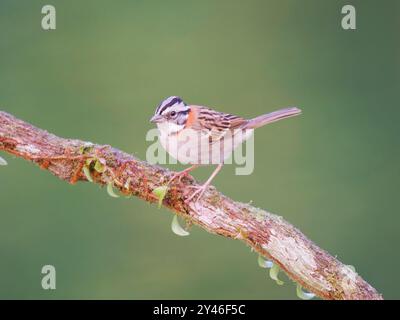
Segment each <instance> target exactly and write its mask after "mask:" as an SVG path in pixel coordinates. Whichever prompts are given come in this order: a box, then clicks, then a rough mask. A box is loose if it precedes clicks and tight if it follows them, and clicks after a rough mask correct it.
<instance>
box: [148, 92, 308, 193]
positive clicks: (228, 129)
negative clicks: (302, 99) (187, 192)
mask: <svg viewBox="0 0 400 320" xmlns="http://www.w3.org/2000/svg"><path fill="white" fill-rule="evenodd" d="M300 113H301V110H300V109H298V108H295V107H292V108H286V109H281V110H278V111H274V112H271V113H267V114H264V115H261V116H259V117H256V118H253V119H250V120H247V119H244V118H241V117H238V116H235V115H231V114H227V113H223V112H218V111H215V110H213V109H210V108H207V107H203V106H197V105H188V104H186V103H185V102H184V101H183V100H182V99H181V98H180V97H177V96H172V97H169V98H167V99H165V100H163V101H162V102H161V103H160V105H159V106H158V107H157V109H156V111H155V114H154V116H153V117H152V118H151V119H150V122H152V123H156V124H157V127H158V129H159V131H160V136H159V138H160V142H161V145H162V146H163V148H164V149H165V150H166V151H167V152H168V153H169V154H170V155H172V156H173V157H175V158H176V159H177V160H178V161H180V162H182V163H188V164H191V165H192V166H191V167H189V168H187V169H185V170H183V171H181V172H177V173H176V174H174V175H173V176H172V178H171V179H170V181H169V182H168V183H170V182H171V181H172V180H174V179H176V178H178V177H179V178H181V177H182V176H184V175H186V174H188V173H189V172H190V171H192V170H193V169H195V168H197V167H198V166H199V165H201V164H217V165H218V166H217V168H216V169H215V170H214V172H213V173H212V174H211V176H210V177H209V179H208V180H207V181H206V182H205V183H204V184H203V185H202V186H201V187H198V186H197V187H194V188H196V190H195V191H194V192H193V193H192V195H191V196H190V197H189V198H188V199H186V201H190V200H192V199H194V197H196V196H198V198H197V200H198V199H200V198H201V196H202V195H203V194H204V192H205V191H206V190H207V187H208V186H209V185H210V183H211V181H212V180H213V178H214V177H215V176H216V175H217V173H218V172H219V171H220V170H221V168H222V166H223V164H224V161H225V160H226V159H227V158H229V156H230V155H231V154H232V152H233V150H234V149H235V148H236V147H237V146H239V145H240V144H241V143H243V142H244V141H245V140H246V139H248V138H249V137H250V136H251V134H252V133H253V131H254V129H256V128H258V127H262V126H264V125H266V124H269V123H272V122H275V121H279V120H281V119H285V118H289V117H293V116H297V115H298V114H300Z"/></svg>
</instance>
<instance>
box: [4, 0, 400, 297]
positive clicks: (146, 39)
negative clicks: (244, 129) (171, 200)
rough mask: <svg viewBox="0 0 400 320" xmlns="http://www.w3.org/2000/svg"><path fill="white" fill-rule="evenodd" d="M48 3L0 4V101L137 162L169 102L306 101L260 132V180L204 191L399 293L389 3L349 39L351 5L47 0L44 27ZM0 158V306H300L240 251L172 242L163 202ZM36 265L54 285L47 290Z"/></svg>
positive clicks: (250, 109) (378, 5)
mask: <svg viewBox="0 0 400 320" xmlns="http://www.w3.org/2000/svg"><path fill="white" fill-rule="evenodd" d="M48 3H49V1H29V2H28V1H11V0H7V1H5V0H2V1H1V2H0V107H1V108H0V109H2V110H5V111H7V112H10V113H12V114H14V115H15V116H17V117H20V118H22V119H25V120H27V121H29V122H31V123H33V124H35V125H37V126H39V127H41V128H45V129H47V130H48V131H50V132H53V133H55V134H57V135H60V136H63V137H73V138H80V139H83V140H90V141H93V142H97V143H104V144H110V145H113V146H115V147H117V148H120V149H122V150H125V151H127V152H130V153H133V154H135V155H137V156H138V157H140V158H142V159H144V158H145V154H146V148H147V147H148V146H149V143H148V142H146V141H145V134H146V132H147V130H148V129H150V128H151V127H152V126H151V124H150V123H149V121H148V120H149V118H150V117H151V115H152V114H153V112H154V109H155V107H156V106H157V104H158V103H159V102H160V100H162V99H164V98H165V97H167V96H170V95H180V96H182V97H183V98H184V99H185V100H186V101H187V102H189V103H196V104H203V105H207V106H211V107H214V108H216V109H217V110H220V111H226V112H231V113H235V114H238V115H241V116H246V117H253V116H256V115H259V114H262V113H266V112H269V111H273V110H275V109H278V108H281V107H286V106H292V105H297V106H300V107H301V108H302V109H303V115H302V116H301V117H299V118H295V119H290V120H285V121H282V122H279V123H277V124H273V125H271V126H269V127H265V128H262V129H260V130H259V131H258V132H257V133H256V136H255V150H256V154H255V171H254V174H252V175H250V176H235V175H234V166H232V165H228V166H226V167H225V168H224V170H223V171H222V173H220V175H219V176H218V177H217V178H216V179H215V181H214V184H215V185H216V186H217V187H218V188H219V189H220V190H221V191H222V192H224V193H225V194H227V195H229V196H231V197H232V198H234V199H237V200H240V201H244V202H249V201H250V200H253V203H254V204H255V205H256V206H259V207H262V208H265V209H268V210H270V211H271V212H275V213H278V214H280V215H282V216H283V217H284V218H285V219H287V220H288V221H290V222H291V223H293V224H294V225H296V226H297V227H298V228H300V229H301V230H302V231H303V232H304V233H305V234H306V235H307V236H309V237H310V238H311V239H312V240H313V241H315V242H316V243H317V244H318V245H319V246H321V247H322V248H324V249H326V250H327V251H329V252H330V253H331V254H333V255H337V256H338V258H339V259H340V260H341V261H343V262H344V263H346V264H352V265H354V266H355V267H356V269H357V271H358V272H359V274H360V275H361V276H363V277H364V278H365V279H366V280H367V281H368V282H370V283H371V284H372V285H373V286H374V287H376V288H377V290H378V291H380V292H381V293H383V295H384V297H385V298H399V297H400V295H399V293H398V291H399V289H398V286H399V284H400V283H399V281H398V271H399V269H400V254H399V248H398V244H399V242H400V232H399V224H400V212H399V208H400V203H399V198H398V192H399V189H400V179H399V178H400V166H399V163H400V149H399V134H400V126H399V116H400V108H399V102H398V101H399V92H400V83H399V75H400V70H399V66H400V61H399V57H400V55H399V53H400V52H399V48H400V45H399V38H398V30H399V15H400V10H399V2H398V1H389V0H386V1H379V2H378V1H376V0H363V1H356V0H353V1H351V3H352V4H353V5H354V6H355V7H356V10H357V30H355V31H345V30H343V29H342V28H341V18H342V14H341V8H342V6H343V5H345V4H348V1H320V0H303V1H298V0H274V1H265V0H259V1H255V0H254V1H240V0H234V1H232V0H224V1H221V0H220V1H213V0H208V1H183V0H182V1H147V0H146V1H144V0H140V1H139V0H136V1H84V2H82V1H77V0H74V1H56V0H52V1H51V4H52V5H54V6H55V7H56V10H57V29H56V30H55V31H43V30H42V29H41V18H42V14H41V8H42V6H43V5H45V4H48ZM1 156H2V157H4V158H5V159H6V160H7V161H8V162H9V165H8V166H7V167H1V168H0V181H1V183H0V194H1V196H0V199H1V205H0V221H1V223H0V298H3V299H4V298H24V299H31V298H39V299H52V298H62V299H70V298H75V299H80V298H89V299H94V298H100V299H106V298H110V299H114V298H121V299H164V298H171V299H197V298H198V299H205V298H209V299H214V298H215V299H217V298H218V299H234V298H238V299H296V294H295V287H294V285H293V284H292V283H291V282H290V281H286V285H285V286H281V287H280V286H277V285H276V284H275V283H274V282H273V281H272V280H270V279H269V277H268V274H267V272H266V271H265V270H262V269H260V268H259V267H258V266H257V259H256V258H257V256H256V254H254V253H251V252H250V250H249V248H247V247H246V246H244V245H243V244H242V243H240V242H238V241H232V240H228V239H224V238H222V237H218V236H214V235H210V234H208V233H206V232H204V231H203V230H201V229H199V228H197V227H194V228H193V229H192V232H191V236H189V237H186V238H180V237H177V236H176V235H174V234H173V233H172V232H171V230H170V222H171V219H172V215H171V213H170V212H168V211H167V210H164V209H161V210H158V209H157V207H156V206H154V205H149V204H147V203H145V202H143V201H140V200H138V199H136V198H132V199H124V198H119V199H114V198H111V197H109V196H107V194H106V192H105V190H104V189H100V188H98V187H97V186H94V185H90V184H87V183H86V184H85V183H81V184H78V185H75V186H71V185H68V184H67V183H65V182H63V181H60V180H58V179H56V178H54V177H53V176H52V175H50V174H49V173H48V172H45V171H42V170H39V169H38V168H37V167H34V166H33V165H32V164H30V163H28V162H26V161H23V160H21V159H15V158H13V157H11V156H9V155H6V154H5V153H4V152H1ZM171 168H173V169H178V168H181V167H176V166H175V167H174V166H171ZM210 172H211V168H202V169H200V170H199V171H198V172H197V173H195V176H196V177H198V178H199V179H204V178H206V177H207V175H209V174H210ZM45 264H52V265H54V266H55V267H56V270H57V289H56V290H53V291H51V290H50V291H44V290H43V289H42V288H41V277H42V275H41V273H40V271H41V268H42V266H43V265H45ZM286 280H287V279H286Z"/></svg>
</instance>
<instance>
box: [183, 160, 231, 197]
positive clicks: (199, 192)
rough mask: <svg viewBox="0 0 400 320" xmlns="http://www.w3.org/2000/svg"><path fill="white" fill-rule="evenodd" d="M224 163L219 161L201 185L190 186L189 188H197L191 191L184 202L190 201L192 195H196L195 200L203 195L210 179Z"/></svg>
mask: <svg viewBox="0 0 400 320" xmlns="http://www.w3.org/2000/svg"><path fill="white" fill-rule="evenodd" d="M223 165H224V164H223V163H220V164H219V165H218V166H217V168H215V170H214V172H213V173H212V174H211V176H210V177H209V178H208V180H207V181H206V182H205V183H204V184H203V185H202V186H200V187H199V186H190V187H191V188H195V189H197V190H196V191H194V192H193V193H192V195H191V196H190V197H189V198H187V199H186V200H185V202H190V201H191V200H193V199H194V197H196V196H198V197H197V201H198V200H199V199H200V198H201V197H202V196H203V194H204V192H205V191H206V190H207V188H208V186H209V185H210V183H211V181H212V180H213V179H214V178H215V176H216V175H217V174H218V172H219V171H220V170H221V169H222V166H223Z"/></svg>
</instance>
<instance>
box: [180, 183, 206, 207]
mask: <svg viewBox="0 0 400 320" xmlns="http://www.w3.org/2000/svg"><path fill="white" fill-rule="evenodd" d="M188 187H189V188H193V189H197V190H196V191H194V192H193V193H192V194H191V195H190V196H189V197H188V198H186V200H185V202H186V203H189V202H191V201H192V200H193V199H195V197H196V196H197V199H196V201H195V202H197V201H199V200H200V198H201V197H202V196H203V194H204V192H205V191H206V190H207V188H208V185H202V186H200V187H199V186H188Z"/></svg>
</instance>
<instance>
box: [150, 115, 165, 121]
mask: <svg viewBox="0 0 400 320" xmlns="http://www.w3.org/2000/svg"><path fill="white" fill-rule="evenodd" d="M162 119H163V117H162V116H160V115H158V114H156V115H154V116H153V117H152V118H151V119H150V122H152V123H159V122H161V120H162Z"/></svg>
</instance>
